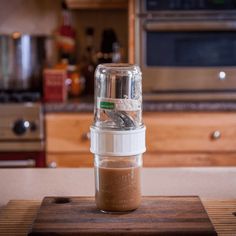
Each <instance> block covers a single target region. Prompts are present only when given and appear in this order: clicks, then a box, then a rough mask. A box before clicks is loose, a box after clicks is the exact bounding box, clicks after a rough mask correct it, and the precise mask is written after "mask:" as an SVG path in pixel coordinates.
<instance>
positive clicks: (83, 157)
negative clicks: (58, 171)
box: [47, 152, 93, 168]
mask: <svg viewBox="0 0 236 236" xmlns="http://www.w3.org/2000/svg"><path fill="white" fill-rule="evenodd" d="M47 166H48V167H51V168H54V167H75V168H76V167H93V154H91V153H80V152H78V153H47Z"/></svg>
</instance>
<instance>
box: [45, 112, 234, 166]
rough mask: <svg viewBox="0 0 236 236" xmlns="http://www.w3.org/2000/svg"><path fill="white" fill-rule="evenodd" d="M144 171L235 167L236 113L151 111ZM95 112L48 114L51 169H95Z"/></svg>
mask: <svg viewBox="0 0 236 236" xmlns="http://www.w3.org/2000/svg"><path fill="white" fill-rule="evenodd" d="M143 119H144V123H145V125H146V127H147V134H146V142H147V143H146V145H147V152H146V153H145V154H144V166H145V167H158V166H159V167H177V166H179V167H181V166H182V167H187V166H236V113H234V112H214V113H213V112H211V113H210V112H146V113H144V114H143ZM92 121H93V114H92V113H59V114H58V113H55V114H52V113H49V114H46V139H47V140H46V153H47V164H48V166H49V167H92V166H93V155H92V154H91V153H90V152H89V146H90V140H89V138H90V137H89V127H90V125H91V124H92Z"/></svg>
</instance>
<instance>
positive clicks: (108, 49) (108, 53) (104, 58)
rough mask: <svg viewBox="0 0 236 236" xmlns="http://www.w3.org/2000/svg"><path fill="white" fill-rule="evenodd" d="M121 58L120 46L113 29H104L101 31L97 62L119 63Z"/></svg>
mask: <svg viewBox="0 0 236 236" xmlns="http://www.w3.org/2000/svg"><path fill="white" fill-rule="evenodd" d="M120 60H121V54H120V47H119V43H118V39H117V36H116V33H115V31H114V30H113V29H105V30H104V31H103V33H102V41H101V48H100V52H99V53H98V63H119V62H120Z"/></svg>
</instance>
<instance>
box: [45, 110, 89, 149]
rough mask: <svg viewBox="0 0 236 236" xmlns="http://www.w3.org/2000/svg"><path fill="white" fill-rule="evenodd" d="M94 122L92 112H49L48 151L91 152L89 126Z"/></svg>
mask: <svg viewBox="0 0 236 236" xmlns="http://www.w3.org/2000/svg"><path fill="white" fill-rule="evenodd" d="M92 122H93V114H92V113H80V114H72V113H71V114H47V115H46V137H47V139H46V151H47V152H53V153H58V152H60V153H63V152H67V153H72V152H87V153H89V148H90V140H89V138H90V136H89V134H90V133H89V132H90V131H89V127H90V126H91V124H92Z"/></svg>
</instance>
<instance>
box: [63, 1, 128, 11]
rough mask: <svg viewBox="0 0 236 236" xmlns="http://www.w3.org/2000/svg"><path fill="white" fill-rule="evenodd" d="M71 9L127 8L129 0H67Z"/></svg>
mask: <svg viewBox="0 0 236 236" xmlns="http://www.w3.org/2000/svg"><path fill="white" fill-rule="evenodd" d="M66 3H67V6H68V7H69V8H70V9H127V5H128V0H109V1H107V0H66Z"/></svg>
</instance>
